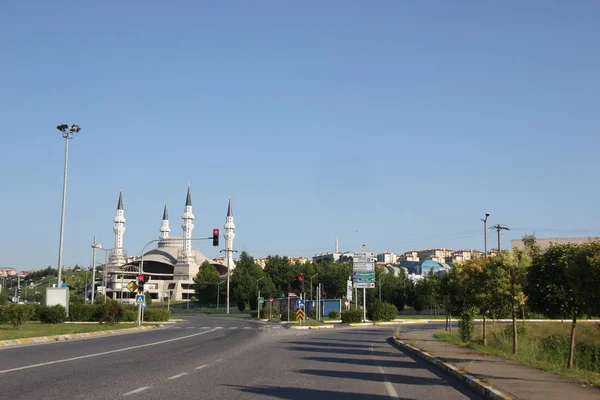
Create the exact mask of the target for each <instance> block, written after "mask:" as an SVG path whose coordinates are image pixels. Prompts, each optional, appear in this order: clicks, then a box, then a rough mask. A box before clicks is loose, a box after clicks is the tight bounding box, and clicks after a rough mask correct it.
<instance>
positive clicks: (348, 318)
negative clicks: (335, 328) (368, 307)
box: [342, 310, 363, 324]
mask: <svg viewBox="0 0 600 400" xmlns="http://www.w3.org/2000/svg"><path fill="white" fill-rule="evenodd" d="M362 317H363V315H362V312H360V310H348V311H344V312H342V322H343V323H345V324H348V323H353V322H361V321H362Z"/></svg>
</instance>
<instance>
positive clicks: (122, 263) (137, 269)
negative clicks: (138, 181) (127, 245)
mask: <svg viewBox="0 0 600 400" xmlns="http://www.w3.org/2000/svg"><path fill="white" fill-rule="evenodd" d="M124 213H125V210H124V208H123V193H122V192H121V193H119V202H118V204H117V214H116V216H115V218H114V220H113V222H114V228H113V231H114V233H115V245H114V249H112V251H111V253H110V259H109V262H108V263H107V264H106V265H105V266H104V268H103V281H104V282H105V283H104V284H102V287H101V288H99V292H100V293H102V292H104V293H105V294H106V295H107V296H108V297H109V298H112V299H115V300H119V301H122V302H124V303H133V302H134V299H135V293H134V292H132V291H130V290H129V289H128V288H127V285H128V284H129V283H130V282H131V281H135V280H136V278H137V276H138V275H140V274H142V275H144V277H145V285H144V292H147V293H149V294H150V296H151V297H152V299H158V300H166V299H171V300H173V301H189V300H190V299H191V298H192V296H194V294H195V289H194V277H195V276H196V274H197V273H198V271H199V269H200V265H202V263H204V262H205V261H208V262H209V263H211V264H212V265H214V266H215V267H216V268H217V271H218V272H219V275H220V276H226V275H227V269H228V266H229V268H230V269H232V270H233V269H234V268H235V262H234V260H233V239H234V237H235V225H234V223H233V210H232V207H231V199H230V200H229V205H228V207H227V216H226V220H225V221H226V222H225V226H224V227H223V228H224V234H223V236H224V238H225V259H224V261H223V263H222V264H221V263H219V262H216V261H213V260H211V259H209V258H208V257H206V256H205V255H204V254H202V253H200V252H199V251H196V250H194V249H193V246H192V242H193V241H194V240H201V239H206V238H193V237H192V231H193V229H194V224H193V220H194V213H193V211H192V193H191V189H190V187H189V186H188V191H187V196H186V201H185V208H184V212H183V215H182V216H181V218H182V220H183V223H182V224H181V228H182V229H183V236H182V237H176V236H170V235H169V233H170V231H171V229H170V227H169V212H168V210H167V205H166V204H165V208H164V211H163V217H162V223H161V226H160V236H159V238H158V239H156V240H154V241H152V242H150V243H149V244H148V245H151V244H154V243H156V248H154V249H151V250H149V251H147V252H145V253H143V255H142V256H140V257H133V258H126V257H125V255H124V252H123V236H124V233H125V222H126V220H125V215H124ZM144 250H145V249H144ZM144 250H143V251H144Z"/></svg>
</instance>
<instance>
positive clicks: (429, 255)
mask: <svg viewBox="0 0 600 400" xmlns="http://www.w3.org/2000/svg"><path fill="white" fill-rule="evenodd" d="M452 253H453V250H450V249H444V248H434V249H425V250H420V251H418V252H417V254H418V255H419V259H420V260H433V261H436V262H438V263H445V262H446V259H447V258H448V257H452Z"/></svg>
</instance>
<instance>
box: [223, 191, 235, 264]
mask: <svg viewBox="0 0 600 400" xmlns="http://www.w3.org/2000/svg"><path fill="white" fill-rule="evenodd" d="M223 229H225V233H224V234H223V236H224V237H225V265H226V266H227V267H228V268H229V269H234V268H235V263H234V261H233V238H234V237H235V225H234V223H233V210H232V208H231V199H229V206H228V207H227V218H226V219H225V226H223Z"/></svg>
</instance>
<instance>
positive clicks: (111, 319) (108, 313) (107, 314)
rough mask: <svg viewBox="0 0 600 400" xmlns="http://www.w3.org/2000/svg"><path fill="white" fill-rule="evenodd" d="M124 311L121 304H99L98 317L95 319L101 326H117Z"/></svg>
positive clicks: (111, 302)
mask: <svg viewBox="0 0 600 400" xmlns="http://www.w3.org/2000/svg"><path fill="white" fill-rule="evenodd" d="M122 311H123V310H122V309H121V307H120V306H119V304H117V303H116V302H114V301H110V302H106V303H103V304H98V305H97V306H96V315H95V316H94V319H96V320H97V321H98V322H100V323H101V324H110V325H116V324H117V322H119V320H120V318H121V313H122Z"/></svg>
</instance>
